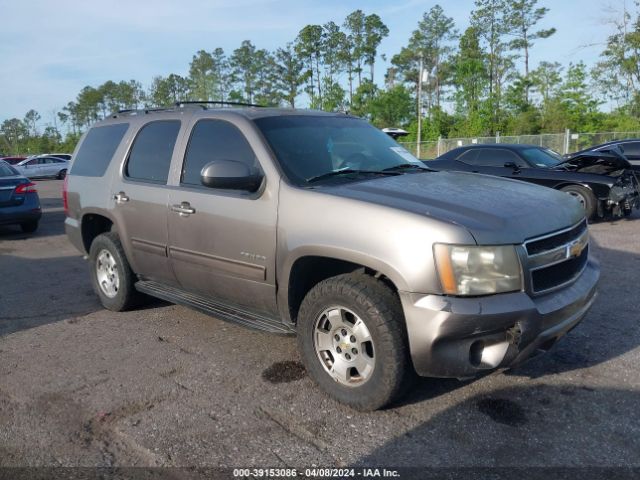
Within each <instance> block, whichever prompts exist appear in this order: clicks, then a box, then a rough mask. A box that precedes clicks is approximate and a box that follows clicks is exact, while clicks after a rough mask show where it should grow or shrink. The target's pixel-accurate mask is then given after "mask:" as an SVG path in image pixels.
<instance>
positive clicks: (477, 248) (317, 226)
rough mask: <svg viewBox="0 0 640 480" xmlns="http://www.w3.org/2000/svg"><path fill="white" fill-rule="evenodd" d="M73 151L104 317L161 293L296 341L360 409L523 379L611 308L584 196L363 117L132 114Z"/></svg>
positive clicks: (326, 381)
mask: <svg viewBox="0 0 640 480" xmlns="http://www.w3.org/2000/svg"><path fill="white" fill-rule="evenodd" d="M73 158H74V161H73V164H72V167H71V170H70V174H69V175H68V176H67V183H66V188H65V193H64V196H65V206H66V209H67V218H66V221H65V226H66V232H67V235H68V236H69V239H70V240H71V242H72V243H73V244H74V245H75V246H76V247H77V248H78V249H79V250H81V251H82V252H85V253H86V254H88V256H89V261H90V266H91V279H92V283H93V287H94V289H95V291H96V293H97V295H98V296H99V297H100V300H101V302H102V304H103V305H104V306H105V307H106V308H108V309H111V310H115V311H120V310H124V309H128V308H132V307H133V306H135V305H136V302H137V301H138V299H139V297H140V293H144V294H148V295H152V296H154V297H159V298H162V299H165V300H168V301H171V302H174V303H179V304H183V305H187V306H190V307H193V308H196V309H198V310H201V311H204V312H207V313H209V314H211V315H214V316H216V317H218V318H222V319H225V320H229V321H233V322H236V323H240V324H242V325H245V326H247V327H252V328H255V329H260V330H265V331H268V332H273V333H279V334H294V333H295V334H297V338H298V343H299V347H300V353H301V356H302V359H303V361H304V364H305V366H306V369H307V371H308V373H309V375H310V376H311V377H312V378H313V379H314V380H315V381H316V382H317V383H318V384H319V385H320V386H321V387H322V388H323V389H324V390H325V391H327V392H328V393H329V394H330V395H332V396H333V397H334V398H336V399H338V400H339V401H341V402H344V403H346V404H348V405H351V406H352V407H354V408H358V409H362V410H371V409H376V408H380V407H382V406H384V405H386V404H388V403H389V402H391V401H393V400H394V399H396V398H398V396H399V395H400V394H401V393H402V392H403V391H404V390H405V389H406V387H407V386H408V385H410V379H411V378H412V376H413V375H414V373H417V374H418V375H421V376H430V377H457V378H466V377H470V376H474V375H478V374H481V373H485V372H488V371H492V370H496V369H500V368H505V367H510V366H514V365H516V364H518V363H520V362H522V361H523V360H525V359H527V358H529V357H531V356H532V355H534V354H537V353H539V352H541V351H545V350H547V349H549V348H550V347H551V346H552V345H553V344H554V343H555V342H556V340H558V339H559V338H560V337H562V336H563V335H564V334H565V333H567V332H568V331H569V330H570V329H572V328H573V327H574V326H576V324H577V323H578V322H579V321H580V320H581V319H582V318H583V317H584V315H585V314H586V312H587V310H588V309H589V307H590V306H591V304H592V302H593V300H594V298H595V294H596V284H597V281H598V277H599V268H598V266H597V264H596V263H595V262H594V261H593V259H592V258H591V257H590V254H589V237H588V231H587V224H586V221H585V219H584V215H583V211H582V209H581V207H580V205H579V203H578V202H577V201H576V200H574V199H573V198H571V197H570V196H569V195H566V194H565V193H561V192H556V191H554V190H552V189H547V188H543V187H538V186H534V185H529V184H525V183H520V182H517V181H512V180H505V179H500V178H494V177H489V176H483V175H475V174H466V173H450V172H434V171H432V170H430V169H428V168H425V167H424V164H423V163H421V162H419V161H418V160H417V159H416V158H414V157H413V156H412V155H411V154H410V153H409V152H408V151H406V150H405V149H404V148H402V147H401V146H400V145H398V144H397V143H396V142H395V141H394V140H392V139H391V138H389V137H388V136H387V135H385V134H384V133H383V132H381V131H379V130H377V129H375V128H374V127H372V126H371V125H369V124H368V123H367V122H366V121H363V120H361V119H358V118H354V117H351V116H348V115H343V114H327V113H322V112H315V111H297V110H283V109H266V108H253V107H246V108H209V107H208V106H206V105H200V104H199V105H184V106H178V107H176V108H170V109H165V110H161V111H135V112H122V113H118V114H115V115H113V116H112V117H110V118H108V119H106V120H104V121H101V122H99V123H98V124H96V125H95V126H94V127H93V128H91V129H90V130H89V131H88V132H87V133H86V134H85V136H84V137H83V139H82V140H81V142H80V143H79V146H78V147H77V149H76V151H75V153H74V156H73Z"/></svg>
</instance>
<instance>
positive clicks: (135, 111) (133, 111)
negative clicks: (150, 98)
mask: <svg viewBox="0 0 640 480" xmlns="http://www.w3.org/2000/svg"><path fill="white" fill-rule="evenodd" d="M172 109H173V107H169V108H167V107H160V108H139V109H136V108H125V109H123V110H118V111H117V112H116V113H112V114H111V115H110V117H113V118H116V117H117V116H118V115H137V114H139V113H145V114H146V113H150V112H162V111H165V110H172Z"/></svg>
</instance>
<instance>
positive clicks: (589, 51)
mask: <svg viewBox="0 0 640 480" xmlns="http://www.w3.org/2000/svg"><path fill="white" fill-rule="evenodd" d="M623 1H624V0H540V2H539V4H540V5H541V6H546V7H549V8H550V12H549V13H548V14H547V16H546V18H545V19H544V20H543V21H542V22H541V23H540V27H541V28H549V27H556V28H557V33H556V34H555V35H553V36H552V37H551V38H549V39H546V40H540V41H538V43H537V45H535V47H534V48H533V50H532V52H531V64H532V66H533V67H535V65H536V64H537V63H538V62H540V61H543V60H546V61H557V62H560V63H561V64H563V65H567V64H568V63H569V62H577V61H579V60H583V61H585V63H587V64H588V65H593V64H594V63H595V62H596V61H597V58H598V55H599V53H600V52H601V51H602V49H603V45H604V42H605V40H606V38H607V36H608V35H609V34H610V33H611V27H610V26H609V25H607V24H606V19H607V18H610V17H611V16H612V12H611V9H612V8H613V9H618V10H621V9H622V6H623ZM436 3H439V4H440V5H441V6H442V7H443V9H444V11H445V13H446V14H447V15H448V16H450V17H453V19H454V20H455V23H456V28H457V29H458V31H460V32H462V31H464V29H465V28H466V27H467V26H468V22H469V15H470V12H471V10H472V9H473V0H440V1H429V0H395V1H391V0H386V1H384V0H368V1H353V0H349V1H347V0H343V1H340V0H321V1H311V0H181V1H176V0H107V1H96V0H84V1H78V0H56V1H51V0H0V19H2V27H1V28H0V122H1V121H3V120H5V119H7V118H12V117H18V118H23V117H24V114H25V113H26V112H27V111H28V110H29V109H32V108H33V109H35V110H37V111H38V112H39V113H40V115H41V116H42V121H41V123H42V124H43V125H45V124H50V123H51V122H52V121H53V118H54V114H55V112H56V111H60V110H61V109H62V108H63V107H64V106H65V105H66V104H67V102H69V101H71V100H74V99H75V97H76V95H77V94H78V92H79V91H80V90H81V89H82V88H83V87H84V86H87V85H91V86H98V85H100V84H102V83H103V82H105V81H107V80H114V81H120V80H130V79H135V80H138V81H140V82H142V84H143V86H144V87H145V88H146V87H148V86H149V84H150V83H151V80H152V78H153V77H154V76H156V75H168V74H169V73H177V74H180V75H186V74H187V72H188V69H189V62H190V61H191V58H192V56H193V55H194V54H195V53H196V52H197V51H198V50H201V49H204V50H207V51H211V50H213V49H214V48H216V47H222V48H223V49H224V50H225V52H226V53H227V54H230V53H231V52H232V51H233V49H235V48H237V47H238V46H239V45H240V43H241V42H242V41H243V40H245V39H249V40H251V41H252V42H253V43H254V44H255V45H256V46H257V47H258V48H266V49H269V50H273V49H276V48H278V47H280V46H283V45H285V44H286V43H287V42H289V41H292V40H293V39H295V37H296V35H297V33H298V31H299V30H300V29H301V28H302V27H304V26H305V25H307V24H311V23H314V24H323V23H325V22H328V21H330V20H333V21H335V22H336V23H338V24H342V22H343V20H344V18H345V17H346V15H348V14H349V13H350V12H352V11H353V10H356V9H362V10H363V11H364V12H365V13H367V14H370V13H377V14H378V15H380V17H381V18H382V20H383V21H384V22H385V23H386V25H387V26H388V27H389V30H390V34H389V37H387V38H386V39H385V40H383V42H382V44H381V45H380V48H379V53H380V54H386V55H387V58H388V59H390V58H391V57H392V56H393V55H394V54H395V53H397V52H398V51H399V50H400V48H401V47H402V46H403V45H406V43H407V40H408V38H409V36H410V34H411V32H412V31H413V30H414V29H415V28H416V25H417V23H418V21H419V20H420V18H421V16H422V14H423V12H425V11H427V10H429V9H430V8H431V7H432V6H434V5H435V4H436ZM627 3H628V4H630V3H631V0H627ZM388 66H389V64H388V62H387V63H385V62H383V61H381V60H378V63H377V66H376V72H375V74H376V77H377V78H378V79H379V80H381V79H382V78H383V76H384V72H385V71H386V68H387V67H388ZM519 66H520V64H519Z"/></svg>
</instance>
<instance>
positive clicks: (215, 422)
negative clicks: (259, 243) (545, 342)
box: [0, 180, 640, 467]
mask: <svg viewBox="0 0 640 480" xmlns="http://www.w3.org/2000/svg"><path fill="white" fill-rule="evenodd" d="M61 188H62V182H60V181H54V180H48V181H46V180H45V181H41V182H38V189H39V191H40V194H41V200H42V203H43V207H44V212H45V213H44V217H43V220H42V223H41V228H40V229H39V230H38V232H37V233H36V234H33V235H25V234H22V233H20V232H19V230H18V229H13V228H8V227H0V272H1V273H2V275H0V466H36V465H37V466H62V465H64V466H130V465H137V466H227V467H233V466H237V467H249V466H252V467H253V466H256V467H269V466H270V467H285V466H297V467H304V466H311V465H322V466H347V465H355V466H358V465H367V466H371V465H379V466H391V465H393V466H441V467H458V466H506V467H512V466H596V465H599V466H619V465H625V466H636V467H640V415H638V406H639V405H640V372H639V370H638V365H639V364H640V327H639V323H640V322H639V320H640V313H639V309H640V301H639V300H638V298H639V293H640V291H639V290H638V285H639V284H640V273H639V272H640V235H639V234H640V215H638V213H635V214H634V216H633V217H632V218H630V219H627V220H620V221H616V222H600V223H596V224H594V225H592V227H591V232H592V239H593V243H595V244H596V245H597V247H596V255H597V257H598V258H599V259H600V261H601V263H602V280H601V284H600V296H599V298H598V299H597V301H596V304H595V306H594V308H593V309H592V311H591V312H590V313H589V315H588V316H587V318H586V319H585V320H584V322H583V323H582V324H581V325H580V326H579V327H578V328H577V329H575V330H573V331H572V332H571V333H570V334H569V335H568V336H567V337H565V338H564V339H563V341H562V342H560V344H558V345H557V346H556V347H555V348H554V349H553V350H552V351H551V352H550V353H549V354H548V355H546V356H544V357H542V358H538V359H535V360H533V361H532V362H530V363H528V364H527V365H525V366H523V367H521V368H519V369H517V370H514V371H511V372H508V373H497V374H494V375H491V376H488V377H485V378H482V379H479V380H476V381H469V382H459V381H456V380H421V381H420V382H419V383H418V384H417V385H416V386H415V388H414V390H413V392H412V393H411V394H410V396H409V397H408V398H406V399H405V400H404V401H403V402H402V403H401V404H400V405H396V406H394V407H393V408H390V409H387V410H385V411H380V412H375V413H370V414H361V413H356V412H354V411H352V410H350V409H348V408H346V407H343V406H341V405H339V404H337V403H336V402H334V401H333V400H331V399H329V398H328V397H327V396H326V395H324V394H323V393H322V392H321V391H320V390H319V389H317V388H316V387H315V386H314V385H313V384H312V382H311V381H310V379H309V378H308V377H307V376H306V375H305V373H304V370H303V369H302V368H301V366H300V364H299V362H298V355H297V352H296V346H295V339H294V338H283V337H277V336H271V335H268V334H263V333H257V332H253V331H250V330H246V329H243V328H241V327H236V326H234V325H230V324H227V323H224V322H221V321H219V320H217V319H215V318H211V317H208V316H206V315H203V314H200V313H197V312H195V311H192V310H189V309H187V308H184V307H180V306H175V305H169V304H166V303H162V302H159V301H157V302H153V303H151V304H149V305H148V306H147V307H146V308H144V309H142V310H137V311H132V312H126V313H112V312H109V311H106V310H104V309H102V308H101V307H100V305H99V303H98V301H97V298H96V297H95V296H94V294H93V292H92V290H91V287H90V284H89V280H88V268H87V265H86V263H85V261H84V260H82V258H81V256H80V255H79V253H78V252H77V251H76V250H75V249H74V248H73V247H72V246H71V245H70V244H69V243H68V242H67V239H66V237H65V236H64V232H63V216H64V214H63V211H62V201H61V199H60V190H61Z"/></svg>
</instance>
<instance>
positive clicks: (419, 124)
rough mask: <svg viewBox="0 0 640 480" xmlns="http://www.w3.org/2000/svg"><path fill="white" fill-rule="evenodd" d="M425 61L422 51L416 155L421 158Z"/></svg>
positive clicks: (419, 74) (419, 75) (419, 72)
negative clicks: (423, 71)
mask: <svg viewBox="0 0 640 480" xmlns="http://www.w3.org/2000/svg"><path fill="white" fill-rule="evenodd" d="M423 68H424V62H423V59H422V52H420V70H419V71H418V135H417V137H416V157H418V159H420V143H421V141H422V70H423Z"/></svg>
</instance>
